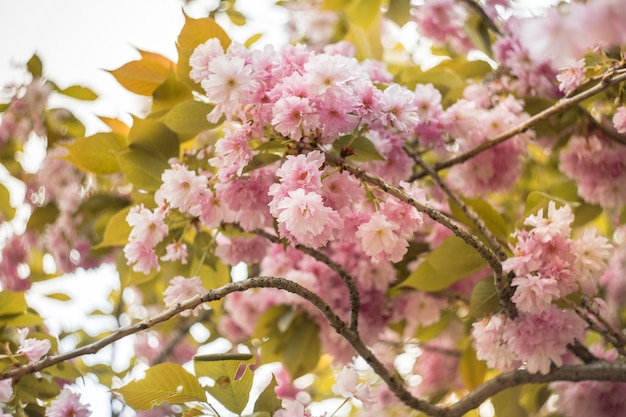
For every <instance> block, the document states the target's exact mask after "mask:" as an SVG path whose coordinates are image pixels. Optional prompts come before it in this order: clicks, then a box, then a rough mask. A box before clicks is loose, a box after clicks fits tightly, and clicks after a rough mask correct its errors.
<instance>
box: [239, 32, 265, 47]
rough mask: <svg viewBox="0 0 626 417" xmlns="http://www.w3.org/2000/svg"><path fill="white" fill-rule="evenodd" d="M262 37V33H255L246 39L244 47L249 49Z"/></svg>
mask: <svg viewBox="0 0 626 417" xmlns="http://www.w3.org/2000/svg"><path fill="white" fill-rule="evenodd" d="M262 37H263V34H262V33H255V34H254V35H252V36H250V37H249V38H248V39H246V41H245V42H244V46H245V47H246V48H250V47H251V46H252V45H254V43H255V42H256V41H258V40H259V39H261V38H262Z"/></svg>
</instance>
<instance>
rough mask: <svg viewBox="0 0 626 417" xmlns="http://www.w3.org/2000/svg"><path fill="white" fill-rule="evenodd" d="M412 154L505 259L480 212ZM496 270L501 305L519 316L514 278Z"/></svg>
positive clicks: (508, 311)
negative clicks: (513, 283)
mask: <svg viewBox="0 0 626 417" xmlns="http://www.w3.org/2000/svg"><path fill="white" fill-rule="evenodd" d="M407 153H409V154H411V152H409V151H408V150H407ZM411 156H412V157H413V159H414V160H415V162H417V164H418V165H420V166H421V167H422V169H423V170H424V171H426V172H427V173H428V174H429V175H430V177H431V178H432V179H433V180H434V181H435V183H437V185H439V187H441V189H442V190H443V191H444V192H445V193H446V194H447V195H448V197H449V198H450V199H451V200H452V201H453V202H454V203H456V204H457V205H458V206H459V207H460V208H461V211H462V212H463V213H464V214H465V215H466V216H467V217H468V218H469V219H470V220H471V221H472V223H474V225H475V226H476V228H477V229H478V231H479V232H481V233H482V234H483V236H485V238H486V239H487V242H489V244H490V245H491V248H492V249H493V251H494V252H495V254H496V255H497V256H498V259H499V260H500V262H502V261H504V260H505V259H506V258H507V256H506V253H505V252H504V250H503V249H502V245H500V242H499V241H498V239H497V238H496V237H495V236H494V235H493V233H491V231H490V230H489V229H488V228H487V225H486V224H485V222H484V221H483V220H482V219H481V218H480V217H479V216H478V214H476V212H475V211H474V210H473V209H472V208H471V207H469V206H468V205H467V204H465V202H464V201H463V200H461V199H460V198H459V197H458V196H457V195H456V194H455V193H453V192H452V190H451V189H450V187H448V185H447V184H446V183H445V182H444V181H443V179H442V178H441V177H440V176H439V174H437V171H435V170H434V169H432V168H431V167H430V166H429V165H428V164H426V163H425V162H424V161H423V160H422V158H421V157H419V156H418V155H414V154H411ZM494 272H495V273H494V284H495V287H496V292H497V293H498V299H499V300H500V306H501V307H502V308H503V309H504V311H506V312H507V315H508V316H509V317H510V318H512V319H514V318H515V317H517V308H516V307H515V304H513V302H512V301H511V297H512V295H513V294H512V290H511V285H510V283H511V280H512V278H511V277H509V276H508V275H507V276H506V277H505V275H504V274H503V273H502V270H499V271H496V270H494Z"/></svg>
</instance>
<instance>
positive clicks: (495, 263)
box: [326, 153, 517, 318]
mask: <svg viewBox="0 0 626 417" xmlns="http://www.w3.org/2000/svg"><path fill="white" fill-rule="evenodd" d="M326 160H327V161H329V162H331V163H333V164H335V165H337V166H339V167H341V169H343V170H345V171H348V172H350V173H351V174H352V175H354V176H355V177H357V178H358V179H359V180H361V181H364V182H368V183H370V184H372V185H375V186H376V187H378V188H380V189H381V190H382V191H383V192H385V193H387V194H390V195H392V196H394V197H396V198H397V199H398V200H400V201H404V202H405V203H407V204H409V205H411V206H413V207H415V209H416V210H417V211H419V212H421V213H425V214H426V215H427V216H428V217H430V218H431V219H433V220H434V221H436V222H437V223H440V224H442V225H443V226H445V227H447V228H448V229H450V230H451V231H452V232H453V233H454V234H455V235H456V236H457V237H459V238H461V239H462V240H463V241H464V242H465V243H467V244H468V245H470V246H471V247H473V248H474V249H476V251H477V252H478V254H479V255H480V256H481V257H482V258H483V259H485V260H486V261H487V262H488V263H489V266H490V267H491V269H492V270H493V272H494V274H495V282H496V291H497V292H498V296H499V297H500V300H501V304H502V306H503V308H504V309H505V311H506V313H507V314H508V315H509V317H512V318H514V317H516V316H517V310H516V309H515V306H514V305H513V303H510V302H507V301H505V300H509V299H510V294H509V290H508V288H507V285H506V284H505V277H504V276H503V271H502V264H501V263H500V258H499V257H498V255H496V254H495V253H494V252H493V250H491V248H489V247H488V246H487V245H485V244H484V243H483V242H482V241H481V240H480V239H478V238H477V237H476V236H474V235H473V234H472V233H469V232H467V231H465V230H463V229H462V228H460V227H459V226H457V225H456V224H454V223H453V222H452V220H450V218H448V217H447V216H446V215H444V214H443V213H442V212H440V211H439V210H437V209H434V208H432V207H430V206H428V205H426V204H422V203H420V202H418V201H416V200H415V199H414V198H413V197H411V196H410V195H408V194H407V193H405V192H404V191H402V190H400V189H399V188H396V187H393V186H391V185H389V184H387V183H386V182H385V180H383V179H382V178H380V177H376V176H374V175H371V174H369V173H367V172H366V171H365V170H363V169H361V168H357V167H355V166H352V165H350V164H347V163H346V162H345V161H344V160H343V159H340V158H338V157H336V156H334V155H332V154H329V153H326Z"/></svg>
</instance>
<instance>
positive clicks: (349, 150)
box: [333, 136, 385, 162]
mask: <svg viewBox="0 0 626 417" xmlns="http://www.w3.org/2000/svg"><path fill="white" fill-rule="evenodd" d="M333 148H335V150H336V151H337V152H338V153H339V155H345V157H346V159H347V160H348V161H354V162H369V161H384V160H385V158H384V157H383V156H382V155H381V154H380V153H378V150H376V147H375V146H374V144H373V143H372V142H371V141H370V140H369V139H368V138H366V137H365V136H359V137H356V138H353V137H350V136H343V137H341V138H339V139H338V140H336V141H335V142H334V143H333Z"/></svg>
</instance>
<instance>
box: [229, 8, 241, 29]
mask: <svg viewBox="0 0 626 417" xmlns="http://www.w3.org/2000/svg"><path fill="white" fill-rule="evenodd" d="M226 15H227V16H228V18H229V19H230V21H231V22H233V24H235V25H237V26H244V25H245V24H246V16H244V15H243V13H241V12H240V11H237V10H234V9H228V10H226Z"/></svg>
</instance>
